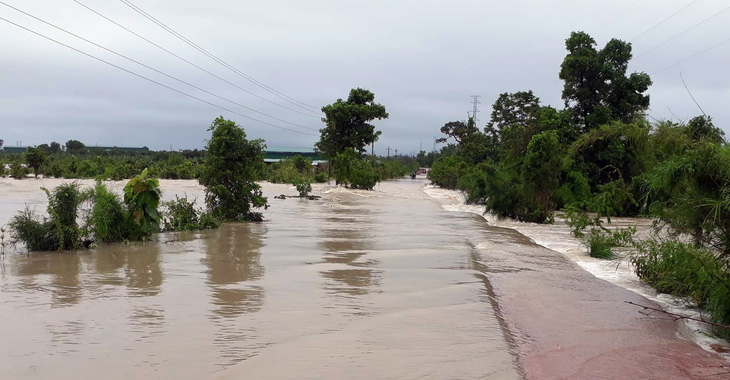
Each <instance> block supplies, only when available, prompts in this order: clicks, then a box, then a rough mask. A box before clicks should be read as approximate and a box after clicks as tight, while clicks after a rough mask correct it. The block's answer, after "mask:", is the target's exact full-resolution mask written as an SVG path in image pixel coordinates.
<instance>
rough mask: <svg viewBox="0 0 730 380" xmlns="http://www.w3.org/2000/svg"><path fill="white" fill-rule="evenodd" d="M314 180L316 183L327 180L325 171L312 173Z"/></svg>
mask: <svg viewBox="0 0 730 380" xmlns="http://www.w3.org/2000/svg"><path fill="white" fill-rule="evenodd" d="M314 182H316V183H325V182H327V173H324V172H318V173H317V174H315V175H314Z"/></svg>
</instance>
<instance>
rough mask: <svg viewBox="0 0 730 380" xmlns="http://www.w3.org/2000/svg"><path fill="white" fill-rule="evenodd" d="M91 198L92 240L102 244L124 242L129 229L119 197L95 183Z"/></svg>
mask: <svg viewBox="0 0 730 380" xmlns="http://www.w3.org/2000/svg"><path fill="white" fill-rule="evenodd" d="M93 197H94V206H93V208H92V209H91V217H90V225H91V232H92V234H93V236H94V239H95V240H96V241H97V242H104V243H111V242H116V241H123V240H125V239H126V238H127V237H128V236H129V235H130V228H129V223H128V222H127V218H126V216H125V213H126V211H125V209H124V206H123V205H122V202H121V201H120V200H119V196H118V195H116V194H114V193H113V192H111V191H109V189H107V187H106V186H105V185H104V184H103V183H101V182H97V184H96V187H95V188H94V195H93Z"/></svg>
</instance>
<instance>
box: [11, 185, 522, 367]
mask: <svg viewBox="0 0 730 380" xmlns="http://www.w3.org/2000/svg"><path fill="white" fill-rule="evenodd" d="M0 182H2V179H0ZM17 182H18V185H17V186H28V185H27V184H26V183H20V181H17ZM49 182H50V181H49ZM10 184H11V186H16V182H11V183H10ZM162 186H163V192H165V194H167V195H166V196H168V197H170V196H173V195H174V192H173V193H172V195H170V193H169V192H168V191H170V192H172V191H175V190H176V189H178V190H179V189H183V190H184V191H185V192H187V193H188V194H189V195H193V194H196V193H195V192H196V191H197V192H198V194H201V191H200V188H199V187H197V185H196V184H195V183H194V182H193V181H189V182H188V181H178V182H170V183H169V184H168V185H167V186H168V187H167V188H166V187H165V182H162ZM267 186H268V188H267ZM381 189H382V190H381V191H380V192H378V191H375V192H358V191H350V190H342V189H339V190H336V191H334V192H332V193H326V194H322V195H323V198H322V199H321V200H319V201H308V200H299V199H297V200H294V199H287V200H277V203H276V204H275V205H274V206H273V207H272V208H271V209H270V210H269V211H267V214H266V215H267V218H268V219H269V221H267V222H265V223H248V224H228V225H225V226H223V227H222V228H220V229H218V230H212V231H201V232H196V233H179V234H178V233H176V234H172V233H165V234H159V235H156V236H155V237H154V240H153V241H150V242H146V243H138V244H129V245H125V244H110V245H106V244H104V245H101V246H100V247H98V248H96V249H94V250H89V251H81V252H68V253H33V254H31V255H30V256H26V255H12V256H8V257H7V258H6V262H5V264H6V267H5V269H4V270H3V272H2V276H0V315H2V318H3V319H2V321H1V322H0V339H2V342H3V344H0V358H2V359H0V374H2V375H0V378H3V379H4V378H9V379H15V378H34V379H57V378H59V377H60V378H80V379H95V378H113V379H116V378H118V379H127V378H155V377H159V378H181V379H188V378H190V379H200V378H210V377H215V376H217V375H219V374H220V371H221V370H226V372H225V373H229V372H230V371H234V372H233V373H234V375H233V376H232V377H231V378H251V379H259V378H343V377H344V378H378V377H383V376H382V374H383V373H387V374H390V376H389V377H392V378H404V377H408V378H416V377H453V378H489V377H491V378H499V379H502V378H507V379H512V378H516V376H513V375H514V373H516V372H514V371H513V368H514V358H513V356H512V355H511V354H510V353H509V347H508V345H507V344H506V343H505V338H504V335H503V333H502V331H501V329H500V323H499V321H497V320H495V317H494V315H495V312H494V310H493V305H496V304H494V302H496V301H495V300H494V298H493V297H486V296H489V293H490V292H489V290H488V286H489V283H488V279H487V278H486V275H485V274H488V273H489V270H490V269H494V266H492V265H491V263H485V262H484V260H483V259H482V258H481V257H480V256H479V255H478V254H476V253H474V252H472V251H470V249H469V246H468V245H467V244H466V243H465V241H464V238H465V236H466V235H469V234H474V233H476V234H480V233H483V232H481V231H475V230H474V228H475V227H474V226H475V225H480V224H477V223H476V221H475V220H472V219H469V218H468V217H461V216H454V215H451V214H447V213H444V212H443V211H442V210H441V208H440V207H439V205H438V204H435V203H433V202H431V201H430V200H428V199H426V198H425V197H424V196H423V194H422V193H421V191H420V189H419V184H417V183H412V182H408V181H406V182H401V183H386V184H382V185H381ZM264 190H265V191H267V195H269V196H271V195H275V194H282V193H285V194H289V193H291V192H292V189H291V188H290V187H289V186H286V185H265V187H264ZM388 191H390V192H391V193H387V192H388ZM19 194H20V193H19ZM27 194H35V193H30V192H29V193H27ZM390 194H395V196H391V195H390ZM4 196H6V195H4V194H0V201H2V200H3V199H4V198H3V197H4ZM32 196H33V197H36V195H32ZM200 197H201V198H202V195H201V196H200ZM38 199H45V196H44V195H43V194H40V196H38ZM14 202H15V203H19V204H22V202H18V200H17V199H16V200H14ZM272 203H273V202H272ZM2 207H3V204H2V203H0V209H1V208H2ZM470 228H471V229H470ZM475 273H478V274H482V275H483V276H482V277H480V281H478V282H475V281H474V280H473V276H474V274H475ZM239 369H241V371H242V372H236V371H238V370H239ZM495 374H496V375H495Z"/></svg>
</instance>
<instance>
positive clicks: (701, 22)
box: [636, 7, 730, 58]
mask: <svg viewBox="0 0 730 380" xmlns="http://www.w3.org/2000/svg"><path fill="white" fill-rule="evenodd" d="M728 9H730V7H727V8H725V9H723V10H721V11H719V12H717V13H715V14H713V15H712V16H710V17H708V18H706V19H704V20H702V21H700V22H698V23H697V24H694V25H693V26H691V27H689V28H687V29H685V30H684V31H683V32H681V33H679V34H677V35H676V36H674V37H672V38H670V39H668V40H666V41H664V42H662V43H660V44H659V45H656V46H654V47H653V48H651V49H649V50H647V51H645V52H643V53H641V54H639V55H638V56H637V57H636V58H640V57H642V56H645V55H647V54H649V53H650V52H652V51H654V50H656V49H658V48H660V47H662V46H664V45H666V44H668V43H669V42H671V41H673V40H674V39H676V38H677V37H679V36H681V35H683V34H685V33H687V32H689V31H690V30H692V29H694V28H696V27H698V26H700V25H702V24H704V23H706V22H707V21H710V20H711V19H713V18H715V17H716V16H718V15H720V13H723V12H725V11H726V10H728Z"/></svg>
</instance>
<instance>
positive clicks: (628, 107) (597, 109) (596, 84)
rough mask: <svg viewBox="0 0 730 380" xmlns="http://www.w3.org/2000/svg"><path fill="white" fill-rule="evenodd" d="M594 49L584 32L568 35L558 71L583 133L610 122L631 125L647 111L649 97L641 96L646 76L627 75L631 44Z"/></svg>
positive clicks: (611, 43)
mask: <svg viewBox="0 0 730 380" xmlns="http://www.w3.org/2000/svg"><path fill="white" fill-rule="evenodd" d="M595 46H596V41H595V40H594V39H593V38H592V37H591V36H590V35H588V34H587V33H584V32H573V33H571V34H570V38H568V39H567V40H566V41H565V47H566V49H567V50H568V54H567V55H566V57H565V60H563V63H562V65H561V70H560V79H562V80H563V81H564V87H563V100H565V105H566V107H569V108H570V109H571V110H572V111H573V115H574V117H575V120H576V122H577V123H578V124H580V125H581V126H582V127H583V131H584V132H588V131H590V130H592V129H594V128H597V127H598V126H600V125H603V124H606V123H608V122H609V121H611V120H616V121H619V122H623V123H631V122H632V121H634V119H635V118H636V117H637V116H640V115H641V113H642V112H644V111H645V110H646V109H648V108H649V96H648V95H644V94H643V93H644V92H646V90H647V89H648V88H649V86H651V79H650V78H649V75H648V74H646V73H632V74H630V75H629V76H626V71H627V69H628V64H629V60H631V57H632V54H631V44H630V43H627V42H624V41H621V40H617V39H612V40H611V41H609V42H608V43H607V44H606V46H605V47H604V48H603V49H602V50H596V47H595Z"/></svg>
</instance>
